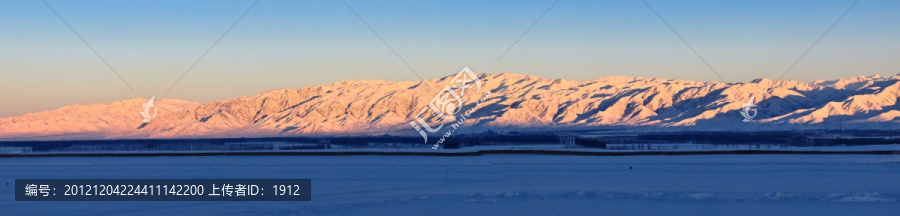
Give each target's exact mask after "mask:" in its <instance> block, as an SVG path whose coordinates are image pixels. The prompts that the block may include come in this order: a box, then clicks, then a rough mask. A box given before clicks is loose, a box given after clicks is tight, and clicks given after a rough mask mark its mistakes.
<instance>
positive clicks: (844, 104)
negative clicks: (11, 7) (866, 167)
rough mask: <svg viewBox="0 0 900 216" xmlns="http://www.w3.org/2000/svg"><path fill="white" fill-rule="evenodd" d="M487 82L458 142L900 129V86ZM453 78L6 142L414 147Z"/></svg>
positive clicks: (216, 107) (71, 114) (198, 110)
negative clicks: (329, 142) (385, 137)
mask: <svg viewBox="0 0 900 216" xmlns="http://www.w3.org/2000/svg"><path fill="white" fill-rule="evenodd" d="M479 77H480V79H481V81H482V87H481V89H480V91H478V92H475V89H469V91H470V92H468V93H466V94H465V95H463V97H462V98H463V101H465V102H467V103H466V106H464V110H468V109H470V108H471V107H472V106H474V104H475V102H476V101H477V100H478V99H479V98H480V97H482V96H483V95H484V93H487V92H488V91H489V92H490V93H491V94H490V96H489V97H487V98H486V100H485V101H484V102H483V103H481V104H480V105H479V106H478V107H476V109H475V112H473V113H472V114H471V115H470V116H469V117H468V118H466V120H465V121H464V124H463V126H462V127H460V129H459V130H457V131H456V132H457V133H480V132H483V131H487V130H492V131H497V132H503V131H519V132H529V131H530V132H534V131H567V130H568V131H572V130H592V129H597V130H601V129H609V128H617V129H627V130H630V131H706V130H715V131H723V130H742V131H748V130H749V131H757V130H821V129H837V128H838V127H842V128H843V129H875V130H888V129H891V128H898V129H900V118H898V117H900V105H898V103H897V100H898V97H900V75H896V76H893V77H881V76H878V75H875V76H870V77H864V76H860V77H855V78H845V79H839V80H833V81H816V82H812V83H805V82H799V81H792V80H769V79H759V80H754V81H752V82H746V83H720V82H697V81H689V80H674V79H658V78H640V77H637V78H632V77H622V76H614V77H604V78H599V79H592V80H586V81H572V80H562V79H545V78H540V77H534V76H528V75H519V74H512V73H502V74H479ZM452 78H453V76H448V77H444V78H440V79H430V80H425V81H421V82H411V81H399V82H394V81H383V80H347V81H342V82H337V83H332V84H328V85H318V86H308V87H303V88H300V89H278V90H272V91H267V92H263V93H260V94H257V95H253V96H247V97H240V98H235V99H230V100H224V101H216V102H211V103H205V104H201V103H196V102H189V101H181V100H175V99H160V98H157V99H156V101H155V102H154V103H155V106H156V108H157V109H158V110H159V111H158V113H159V114H158V116H157V117H156V118H155V119H153V121H152V122H150V123H149V124H146V125H144V124H143V122H142V121H141V120H142V119H143V117H142V116H141V115H140V114H139V111H140V110H141V105H142V103H146V102H147V100H148V99H146V98H134V99H128V100H123V101H118V102H114V103H110V104H87V105H74V106H66V107H62V108H59V109H56V110H52V111H45V112H38V113H30V114H26V115H22V116H17V117H8V118H2V119H0V139H4V140H67V139H126V138H127V139H133V138H199V137H274V136H333V135H341V136H342V135H361V134H368V135H381V134H392V135H408V136H418V134H417V133H416V130H415V129H413V127H412V126H411V125H410V123H409V122H410V121H411V120H413V119H415V116H416V115H417V114H418V112H419V111H420V110H421V109H422V108H423V107H425V106H426V105H427V103H428V102H429V101H431V100H432V98H434V97H435V95H437V94H439V93H440V92H441V90H442V89H443V88H444V87H445V86H447V85H450V83H449V82H450V81H451V79H452ZM473 92H475V93H473ZM751 97H755V99H756V105H757V107H756V109H757V112H758V114H757V115H756V117H755V118H754V120H753V121H750V122H743V121H741V120H743V119H744V118H743V117H742V116H741V115H740V113H739V112H740V111H741V108H742V105H743V104H744V103H746V102H747V101H748V100H750V98H751ZM431 120H434V121H436V120H435V119H431ZM449 121H453V119H450V120H448V122H449ZM447 128H448V127H445V128H443V130H446V129H447ZM443 132H444V131H441V132H439V134H443ZM438 136H439V135H438Z"/></svg>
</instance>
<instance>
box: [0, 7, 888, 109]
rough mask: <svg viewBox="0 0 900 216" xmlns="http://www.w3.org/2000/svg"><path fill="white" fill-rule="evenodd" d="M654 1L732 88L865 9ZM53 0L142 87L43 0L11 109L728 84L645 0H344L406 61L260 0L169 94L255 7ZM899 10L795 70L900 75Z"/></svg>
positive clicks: (852, 24)
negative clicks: (387, 90)
mask: <svg viewBox="0 0 900 216" xmlns="http://www.w3.org/2000/svg"><path fill="white" fill-rule="evenodd" d="M647 2H648V3H649V4H651V5H652V6H653V9H655V11H656V12H658V13H659V15H660V16H662V17H663V18H664V20H666V22H668V23H669V24H670V25H671V27H672V28H673V29H675V30H676V31H677V32H678V33H679V34H680V35H681V36H682V37H683V38H684V39H685V41H686V42H687V43H688V44H690V45H691V46H692V47H693V48H694V49H695V50H696V51H697V53H698V54H699V55H701V56H702V57H703V58H704V59H705V60H706V61H707V62H708V63H709V64H710V67H712V68H714V69H715V70H716V71H717V72H718V73H719V74H720V75H721V77H722V79H724V81H726V82H733V83H734V82H748V81H750V80H753V79H757V78H769V79H777V78H778V77H779V76H780V75H781V74H782V73H784V72H785V71H786V70H787V69H788V67H789V66H790V65H791V64H792V63H793V62H794V61H796V60H797V59H798V57H800V56H801V55H802V54H803V53H804V51H806V50H807V49H808V48H809V47H810V46H811V45H812V44H813V43H814V42H816V39H818V38H819V37H820V36H822V34H823V33H824V32H825V31H826V30H827V29H829V27H830V26H831V25H832V24H834V23H835V21H836V20H837V19H838V18H839V17H840V16H841V15H842V14H843V13H844V11H846V10H847V9H848V8H849V7H850V6H851V5H852V4H853V3H854V1H725V2H722V1H689V2H684V1H677V2H670V1H656V0H648V1H647ZM47 3H49V4H50V5H51V6H52V7H53V8H54V9H55V11H56V12H58V13H59V15H60V16H61V17H62V18H63V19H64V20H65V21H66V22H67V23H68V24H69V25H70V26H71V27H72V28H73V29H74V30H75V31H77V32H78V33H79V34H80V35H81V36H82V38H84V40H85V41H86V42H87V43H88V44H89V45H90V46H92V47H93V48H94V49H95V50H96V51H97V53H98V54H99V55H100V56H101V57H103V58H104V59H105V60H106V61H107V63H109V64H110V66H111V67H112V68H114V69H115V70H116V71H117V72H118V74H119V75H121V77H122V79H123V80H125V81H126V82H127V83H128V84H129V85H130V86H131V87H132V88H133V89H134V91H132V90H131V89H129V87H128V86H126V85H125V84H124V83H123V82H122V81H121V80H119V78H117V77H116V75H115V74H114V73H113V72H111V71H110V70H109V69H108V68H107V67H106V66H105V65H104V64H103V62H102V61H100V59H98V58H97V56H95V55H94V54H93V53H92V52H91V50H90V49H89V48H88V47H87V46H85V44H83V43H82V42H81V41H80V40H79V38H78V37H77V36H76V35H75V34H74V33H72V31H70V30H69V29H68V27H67V26H66V25H65V24H64V23H63V22H62V21H60V19H59V18H57V17H56V15H54V13H53V12H52V11H51V10H50V9H49V8H48V7H47V6H46V5H44V3H43V2H41V1H24V0H23V1H2V2H0V29H2V31H0V49H3V50H5V51H6V52H2V53H0V59H2V60H0V73H2V74H3V76H2V78H0V91H3V92H4V94H0V107H2V108H0V118H2V117H9V116H18V115H22V114H25V113H32V112H39V111H45V110H52V109H56V108H59V107H61V106H65V105H73V104H87V103H109V102H113V101H119V100H123V99H127V98H137V97H144V98H149V97H151V96H157V98H173V99H180V100H188V101H196V102H210V101H217V100H224V99H230V98H236V97H241V96H248V95H254V94H257V93H259V92H263V91H268V90H273V89H280V88H292V89H294V88H301V87H303V86H310V85H322V84H329V83H334V82H339V81H341V80H357V79H381V80H391V81H417V80H419V77H418V76H417V74H416V73H414V72H413V71H412V70H410V68H409V67H412V68H413V69H414V70H415V71H416V72H417V73H418V75H421V77H422V78H424V79H433V78H438V77H444V76H448V75H451V74H454V73H456V72H458V71H459V69H460V68H462V67H465V66H469V67H471V68H472V69H473V70H475V72H476V73H502V72H512V73H517V74H525V75H534V76H538V77H543V78H560V79H569V80H587V79H593V78H600V77H607V76H616V75H620V76H630V77H655V78H666V79H685V80H697V81H722V80H720V79H719V78H718V77H717V76H716V75H715V74H714V73H713V72H712V71H710V70H709V69H708V68H707V67H706V66H705V65H704V63H703V62H702V61H700V59H698V58H697V56H695V55H694V53H692V52H691V50H690V49H689V48H688V47H686V46H685V44H683V43H682V42H681V41H680V40H679V38H678V37H676V35H675V34H674V33H673V32H672V31H670V30H669V29H668V28H667V26H666V25H665V24H664V23H663V22H662V21H660V19H659V18H657V17H656V16H655V15H654V14H653V12H651V10H650V9H648V8H647V7H646V5H644V4H643V2H641V1H614V2H606V1H604V2H575V1H559V2H558V3H556V4H555V5H554V6H553V8H552V9H550V10H549V11H548V7H550V6H551V5H553V4H554V1H531V2H519V1H489V2H482V1H446V2H416V1H390V2H369V1H354V0H349V1H347V3H348V4H350V5H351V6H352V7H353V9H354V10H355V11H356V12H358V13H359V15H360V16H361V17H362V18H363V19H364V20H365V21H366V23H368V24H369V25H370V26H371V28H372V29H374V30H375V31H376V32H378V34H379V35H380V36H381V37H382V38H383V39H384V40H385V42H386V43H387V44H389V45H390V46H391V47H392V48H393V49H394V50H395V51H396V52H397V54H399V55H400V56H401V57H402V58H404V60H405V61H406V63H408V64H409V67H407V65H406V64H404V62H403V61H401V60H400V59H399V58H398V57H397V56H396V55H395V54H394V53H393V52H392V51H391V49H390V48H388V46H386V45H385V44H384V42H382V41H381V40H380V39H379V37H378V36H376V35H375V34H374V33H373V32H372V30H370V29H369V27H368V26H366V24H365V23H363V22H362V21H361V20H360V19H359V18H358V17H357V16H356V15H355V14H354V12H353V11H351V10H350V9H349V8H348V7H347V6H346V5H344V3H343V2H341V1H325V2H319V1H315V2H309V1H299V2H295V1H268V0H263V1H259V2H258V3H257V4H256V5H255V6H254V7H253V8H252V9H251V10H249V11H248V12H247V14H246V15H245V16H244V17H243V19H241V20H240V21H239V22H237V23H236V24H235V25H234V27H233V28H232V29H231V30H230V31H229V33H228V34H225V35H224V36H223V37H222V39H221V41H219V42H218V43H217V44H216V45H215V46H214V47H212V48H211V49H210V51H209V52H208V54H207V55H205V56H204V57H203V58H202V59H201V60H200V61H199V62H198V63H197V65H196V66H195V67H194V68H193V69H192V70H191V71H190V72H189V73H187V74H186V76H185V77H184V78H183V79H181V80H180V81H179V82H178V84H177V85H175V86H174V87H173V88H172V89H171V91H168V92H167V89H168V88H169V87H170V86H172V84H173V83H174V82H175V81H176V80H178V78H179V77H180V75H181V74H182V73H184V72H185V70H187V69H188V67H189V66H190V65H191V64H192V63H193V62H194V61H195V60H197V59H198V57H200V55H202V54H203V53H204V51H206V50H207V48H209V47H210V46H211V45H212V44H213V43H214V42H215V41H216V39H217V38H219V37H220V36H221V35H222V34H223V32H225V31H226V29H228V28H229V26H231V25H232V24H233V23H235V20H237V19H238V17H240V16H241V14H242V13H244V11H246V10H247V9H248V8H249V7H250V5H251V4H253V1H225V2H221V1H190V2H182V1H94V0H84V1H59V0H48V1H47ZM545 11H547V13H546V15H545V16H544V17H543V18H541V20H540V21H539V22H537V23H536V24H534V23H535V21H536V20H537V19H538V18H539V17H540V16H541V15H542V14H543V13H544V12H545ZM895 11H900V2H896V1H860V2H859V3H858V4H857V5H855V6H854V7H853V8H852V9H851V10H849V12H847V14H846V15H845V16H844V17H843V18H842V19H841V20H840V22H838V23H836V24H835V25H834V27H833V28H832V29H831V30H830V31H829V33H828V34H826V35H825V36H824V37H822V39H821V40H820V41H818V43H817V44H816V45H815V46H814V47H813V48H812V49H810V51H809V52H808V54H806V55H805V56H804V58H802V59H801V60H800V61H799V62H798V63H797V64H796V66H795V67H794V68H793V69H792V70H791V71H790V72H789V73H787V74H786V75H785V76H784V78H783V79H792V80H798V81H803V82H810V81H813V80H832V79H838V78H847V77H856V76H871V75H873V74H880V75H882V76H892V75H894V74H898V73H900V71H898V70H897V69H896V68H897V65H896V63H895V59H898V58H900V42H898V40H897V39H896V38H898V36H900V22H897V21H900V14H896V13H895ZM532 24H534V26H533V28H531V29H530V30H528V29H529V27H530V26H531V25H532ZM526 30H528V33H527V34H524V36H523V33H524V32H525V31H526ZM520 37H521V40H519V41H518V42H516V41H517V39H518V38H520ZM513 43H515V44H516V45H515V46H512V45H513ZM510 46H512V48H510ZM507 49H509V52H508V53H506V54H505V55H503V54H504V51H506V50H507ZM501 55H502V56H503V58H502V59H500V60H499V61H498V58H499V57H500V56H501Z"/></svg>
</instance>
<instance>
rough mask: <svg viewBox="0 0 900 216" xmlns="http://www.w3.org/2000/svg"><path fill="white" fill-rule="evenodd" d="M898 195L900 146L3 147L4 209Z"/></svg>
mask: <svg viewBox="0 0 900 216" xmlns="http://www.w3.org/2000/svg"><path fill="white" fill-rule="evenodd" d="M206 164H209V166H207V165H206ZM629 167H632V169H629ZM17 178H19V179H24V178H302V179H312V201H308V202H55V203H54V202H22V201H15V199H14V196H13V195H14V194H13V192H14V188H12V186H7V185H6V184H5V183H10V185H12V184H13V181H14V180H15V179H17ZM535 192H536V193H535ZM898 200H900V155H682V156H564V155H482V156H466V157H435V156H302V157H301V156H208V157H50V158H0V215H41V214H44V213H46V215H211V214H222V215H555V214H558V215H644V214H645V213H646V215H791V216H794V215H894V214H896V213H897V212H900V201H898Z"/></svg>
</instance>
